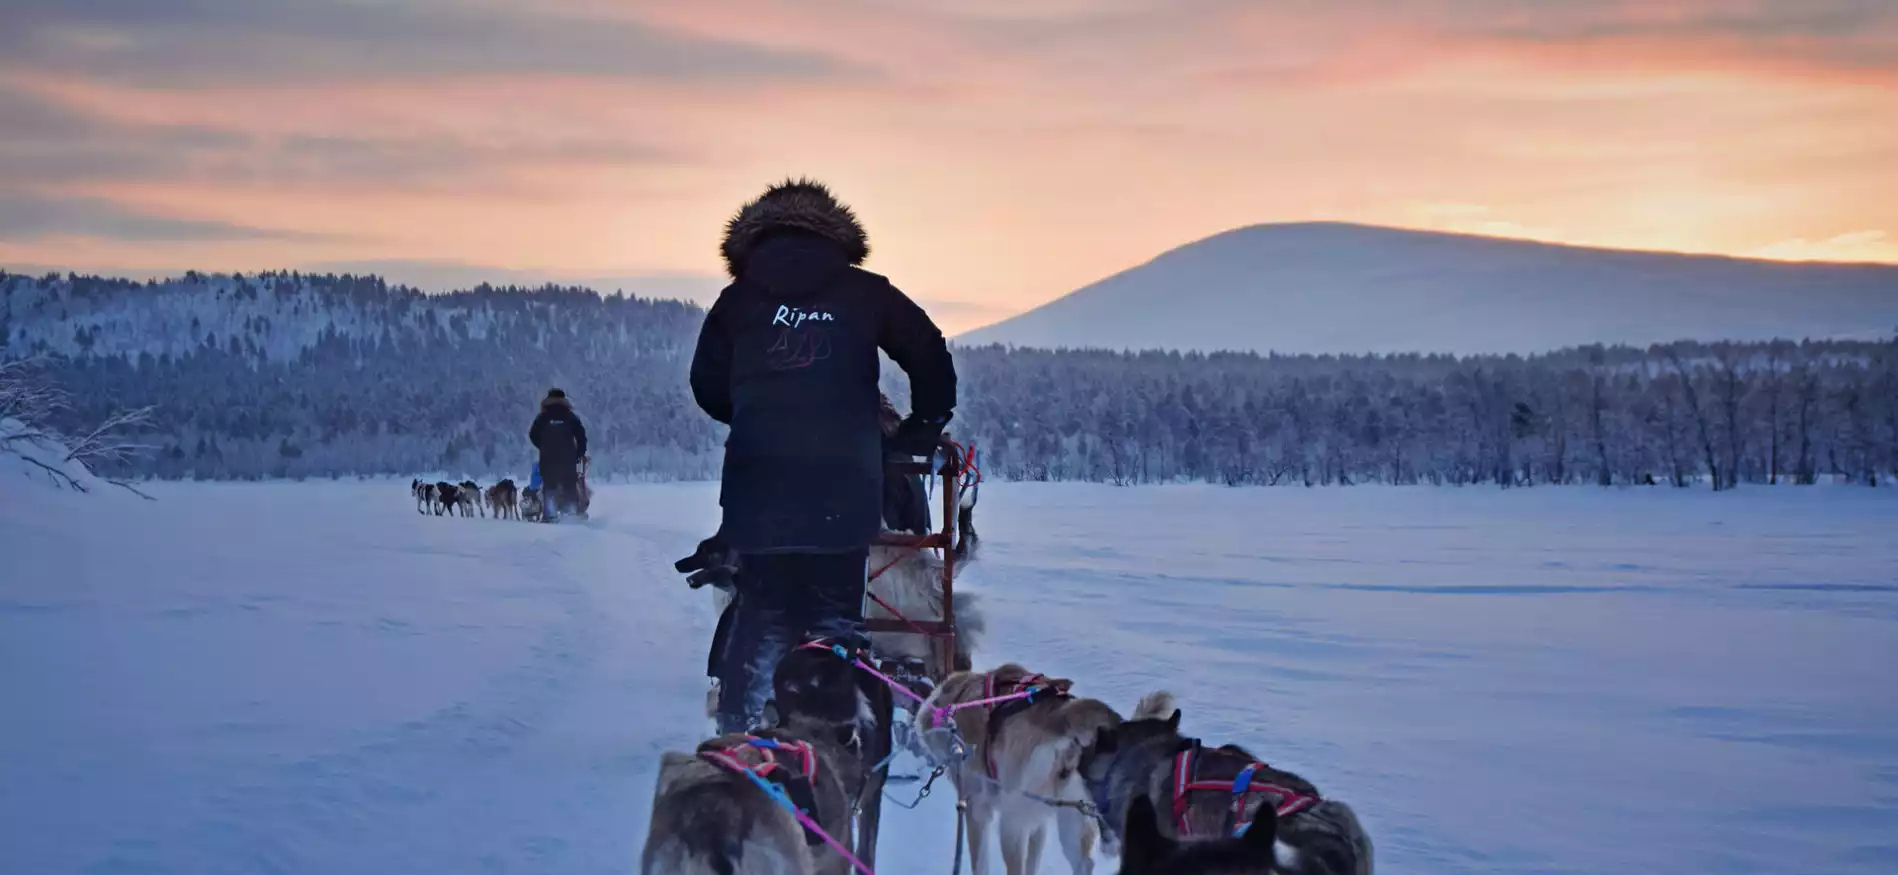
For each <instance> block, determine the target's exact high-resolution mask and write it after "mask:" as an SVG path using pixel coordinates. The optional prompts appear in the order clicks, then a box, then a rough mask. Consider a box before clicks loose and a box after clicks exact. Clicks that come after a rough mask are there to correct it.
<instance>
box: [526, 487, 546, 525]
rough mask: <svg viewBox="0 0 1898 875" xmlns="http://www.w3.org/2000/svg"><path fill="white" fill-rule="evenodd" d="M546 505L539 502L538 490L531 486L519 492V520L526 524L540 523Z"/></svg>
mask: <svg viewBox="0 0 1898 875" xmlns="http://www.w3.org/2000/svg"><path fill="white" fill-rule="evenodd" d="M546 510H547V505H546V504H545V503H543V502H542V501H541V497H540V490H538V489H535V488H534V487H532V486H529V487H527V488H526V489H523V490H521V519H524V520H526V521H528V522H533V523H537V522H540V520H541V517H542V516H544V515H545V513H546Z"/></svg>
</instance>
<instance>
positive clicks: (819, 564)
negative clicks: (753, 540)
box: [712, 549, 870, 733]
mask: <svg viewBox="0 0 1898 875" xmlns="http://www.w3.org/2000/svg"><path fill="white" fill-rule="evenodd" d="M740 562H741V565H740V568H741V570H740V571H739V574H738V577H737V579H736V580H735V581H734V586H733V589H734V590H735V598H734V599H733V601H732V603H731V605H730V606H728V607H727V608H726V616H725V617H722V618H721V621H720V623H719V625H720V627H721V629H720V631H721V632H722V633H723V634H722V635H720V636H716V637H718V638H723V641H722V642H716V643H715V645H714V648H715V650H722V652H715V653H714V654H713V659H712V662H713V663H714V664H716V666H717V669H716V671H715V676H716V677H717V678H718V688H719V692H718V731H719V732H721V733H727V732H745V731H748V730H750V729H753V728H755V727H756V726H757V724H758V722H759V721H760V720H761V719H762V718H763V716H764V704H765V702H766V701H767V700H769V699H770V698H771V674H772V672H774V671H776V670H777V667H778V661H779V660H780V659H783V658H784V655H785V654H786V653H789V652H790V650H791V648H792V647H795V646H797V644H798V643H800V642H802V641H804V640H806V639H809V638H836V639H856V640H859V641H861V636H862V635H863V593H864V589H865V587H866V585H867V580H866V577H867V576H868V572H869V567H868V566H869V562H870V551H869V550H868V549H864V550H856V551H852V552H848V553H776V554H770V555H753V556H744V557H742V559H741V560H740Z"/></svg>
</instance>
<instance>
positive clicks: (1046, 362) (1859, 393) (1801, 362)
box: [958, 339, 1898, 489]
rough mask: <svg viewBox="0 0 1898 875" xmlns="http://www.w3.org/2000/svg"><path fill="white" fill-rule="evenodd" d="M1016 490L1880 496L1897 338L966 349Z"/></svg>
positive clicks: (1893, 437)
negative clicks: (1848, 487)
mask: <svg viewBox="0 0 1898 875" xmlns="http://www.w3.org/2000/svg"><path fill="white" fill-rule="evenodd" d="M958 361H959V363H960V364H961V366H962V370H963V373H964V374H965V386H966V392H965V399H966V400H965V405H964V411H965V413H964V417H963V418H964V419H966V420H967V422H966V423H965V424H963V425H962V426H961V428H962V430H964V431H968V432H972V434H973V436H974V437H975V438H976V439H977V441H978V443H979V445H980V446H981V448H982V451H981V452H982V459H983V460H984V467H985V469H986V470H987V471H988V472H991V473H994V474H999V475H1001V476H1004V477H1008V478H1011V479H1026V480H1092V481H1102V482H1112V483H1157V482H1172V481H1178V480H1204V481H1211V482H1217V483H1226V484H1232V485H1241V484H1257V485H1278V484H1303V485H1307V486H1318V485H1349V484H1354V483H1394V484H1414V483H1432V484H1478V483H1487V484H1499V485H1502V486H1505V487H1511V486H1533V485H1538V484H1598V485H1603V486H1608V485H1645V484H1672V485H1675V486H1689V485H1694V484H1696V483H1703V484H1707V485H1709V486H1712V487H1713V488H1716V489H1727V488H1732V487H1733V486H1736V485H1739V484H1742V483H1769V484H1776V483H1794V484H1811V483H1817V482H1821V481H1850V482H1856V483H1862V484H1865V485H1877V484H1878V483H1880V482H1881V480H1882V481H1887V482H1888V481H1890V480H1891V479H1893V478H1898V339H1894V340H1893V341H1890V342H1885V343H1797V344H1796V343H1790V342H1780V343H1771V344H1699V343H1677V344H1671V345H1667V346H1657V347H1654V348H1650V349H1645V350H1636V349H1629V348H1592V349H1581V350H1565V351H1562V352H1559V353H1554V354H1550V355H1544V356H1532V357H1514V356H1506V357H1469V358H1458V357H1451V356H1361V357H1353V356H1339V357H1309V356H1301V357H1273V356H1255V355H1211V356H1198V355H1177V354H1168V353H1148V354H1111V353H1087V352H1040V351H1020V350H1018V351H1013V352H1008V351H1002V350H999V349H982V350H970V351H965V352H962V353H960V354H959V355H958Z"/></svg>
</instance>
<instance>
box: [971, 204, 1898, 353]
mask: <svg viewBox="0 0 1898 875" xmlns="http://www.w3.org/2000/svg"><path fill="white" fill-rule="evenodd" d="M1894 326H1898V266H1885V265H1848V264H1815V263H1788V262H1777V261H1761V260H1748V259H1737V258H1723V257H1715V256H1700V255H1676V254H1668V253H1658V252H1633V251H1626V250H1613V249H1591V248H1584V247H1576V246H1557V245H1551V244H1545V243H1535V242H1529V241H1523V240H1507V239H1501V238H1495V237H1476V236H1469V235H1461V234H1444V233H1435V232H1423V231H1407V230H1399V229H1393V228H1378V227H1371V226H1365V225H1351V224H1342V223H1325V222H1320V223H1307V224H1282V225H1254V226H1251V227H1246V228H1239V229H1236V230H1232V231H1227V232H1225V233H1223V234H1218V235H1215V236H1213V237H1209V238H1206V239H1204V240H1200V241H1198V242H1195V243H1190V244H1187V245H1185V246H1181V247H1179V248H1177V249H1173V250H1171V251H1169V252H1166V253H1164V254H1162V255H1160V256H1159V257H1157V258H1155V259H1153V260H1152V261H1149V262H1147V263H1145V264H1142V265H1140V266H1138V267H1135V268H1132V269H1130V270H1126V271H1123V272H1121V273H1118V274H1115V275H1113V276H1110V277H1108V278H1106V279H1103V280H1101V281H1099V282H1097V283H1094V284H1092V285H1089V286H1086V287H1084V288H1082V289H1080V290H1078V291H1075V292H1073V293H1071V294H1069V295H1067V296H1065V297H1062V298H1060V299H1057V300H1055V301H1053V302H1050V303H1048V304H1046V305H1043V306H1041V307H1039V308H1036V309H1034V310H1031V311H1029V312H1027V313H1024V314H1022V315H1020V316H1016V317H1014V318H1011V319H1008V320H1006V321H1003V322H1000V323H997V324H995V325H991V326H988V327H985V328H980V329H977V330H975V331H972V332H969V333H967V334H965V335H963V336H961V337H959V338H958V342H959V343H962V344H965V345H977V344H990V343H1000V344H1006V345H1012V346H1038V347H1054V348H1062V347H1067V348H1100V349H1112V350H1122V349H1131V350H1139V349H1175V350H1200V351H1216V350H1246V351H1256V352H1273V351H1276V352H1280V353H1313V354H1324V353H1364V352H1375V353H1396V352H1427V353H1429V352H1448V353H1457V354H1464V355H1468V354H1488V353H1505V354H1506V353H1525V354H1526V353H1532V352H1539V351H1543V350H1551V349H1560V348H1563V347H1568V346H1577V345H1586V344H1593V343H1606V344H1617V343H1622V344H1630V345H1636V346H1645V345H1648V344H1652V343H1665V342H1669V341H1672V340H1675V339H1678V338H1684V337H1691V338H1694V339H1697V340H1709V341H1711V340H1768V339H1773V338H1781V337H1784V338H1791V339H1795V340H1797V339H1803V338H1812V339H1826V338H1833V339H1876V338H1880V337H1888V336H1890V334H1891V332H1892V330H1893V327H1894Z"/></svg>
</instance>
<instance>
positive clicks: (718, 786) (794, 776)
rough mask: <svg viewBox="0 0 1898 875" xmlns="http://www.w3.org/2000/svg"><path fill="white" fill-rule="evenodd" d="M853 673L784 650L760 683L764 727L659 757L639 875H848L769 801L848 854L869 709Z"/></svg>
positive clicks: (841, 862) (834, 662) (833, 660)
mask: <svg viewBox="0 0 1898 875" xmlns="http://www.w3.org/2000/svg"><path fill="white" fill-rule="evenodd" d="M855 671H856V670H855V669H854V668H852V667H851V666H850V665H849V663H847V662H845V661H844V660H842V659H840V658H838V657H837V656H836V655H834V654H833V653H832V652H831V651H829V650H828V649H800V650H796V651H793V653H792V656H791V657H787V658H786V659H785V660H784V661H783V662H780V663H779V666H778V671H777V673H776V674H775V675H774V676H773V678H772V682H773V690H774V698H773V700H772V705H771V708H770V709H768V710H769V711H771V712H772V714H773V717H774V720H775V723H776V725H774V726H770V727H766V728H761V729H758V730H756V731H754V732H751V733H736V734H730V735H721V736H718V737H716V738H713V739H710V740H708V741H705V742H701V743H700V744H699V746H698V749H697V750H696V751H694V752H693V753H691V754H684V753H678V752H671V751H669V752H667V753H665V754H664V755H663V756H662V757H661V760H660V769H659V780H658V784H657V786H656V788H655V790H654V795H653V806H652V811H653V814H652V823H651V826H650V827H649V829H648V831H647V835H646V847H645V851H644V853H643V854H642V855H641V859H640V871H641V872H642V873H643V875H754V873H756V875H767V873H768V875H793V873H795V875H848V873H850V872H851V870H852V867H851V864H850V861H849V860H848V859H846V858H845V857H844V856H843V855H842V854H840V853H839V852H838V851H837V850H836V849H834V848H832V847H830V846H829V845H827V844H824V843H823V841H822V839H820V838H818V837H817V836H816V835H815V834H814V833H810V832H808V831H807V830H805V829H804V827H803V826H802V825H800V824H799V823H798V821H797V819H796V818H795V816H794V815H793V814H792V813H791V811H790V810H789V809H787V808H786V807H785V806H784V804H783V803H781V802H779V801H778V800H777V799H776V798H773V796H772V795H771V794H772V793H773V792H777V793H782V794H783V795H784V799H785V800H786V801H788V802H789V803H790V804H793V805H796V806H797V807H798V808H800V809H802V810H804V811H806V812H808V813H809V815H810V817H811V818H812V820H814V821H815V822H816V823H817V824H818V826H820V827H821V828H822V829H823V830H824V832H825V833H827V834H829V835H830V836H831V838H833V839H835V840H836V841H838V842H841V843H843V844H844V846H845V847H849V845H850V842H851V811H852V808H853V805H854V803H855V802H856V801H857V800H858V799H859V798H861V797H860V794H862V793H863V792H864V790H865V786H864V784H865V776H866V775H867V774H868V773H869V771H870V770H869V768H868V767H867V766H866V765H865V764H864V758H865V757H866V756H868V755H869V753H870V752H869V751H866V750H865V749H864V747H865V743H864V742H865V738H866V737H867V733H866V732H865V731H864V725H865V720H866V716H867V715H868V714H869V713H870V712H872V711H873V710H874V705H873V704H872V703H870V702H868V701H867V700H866V699H865V698H864V696H863V694H862V693H861V692H860V685H859V683H858V682H857V680H856V678H855V677H853V675H854V674H855ZM885 710H886V711H887V694H886V699H885ZM872 722H874V721H872ZM884 750H885V751H886V752H887V745H886V746H885V748H884ZM879 756H880V755H879ZM744 772H749V773H750V774H749V775H747V774H744ZM758 781H764V782H767V783H769V784H771V785H772V786H773V787H775V788H776V790H775V791H770V792H767V791H766V790H765V789H764V788H762V787H760V786H759V785H758ZM879 791H880V787H879ZM873 829H874V828H873ZM869 841H870V842H874V841H875V836H874V832H872V835H871V836H870V837H869ZM872 859H873V858H872ZM865 863H866V865H872V866H873V865H874V863H873V862H871V861H870V860H866V861H865Z"/></svg>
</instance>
